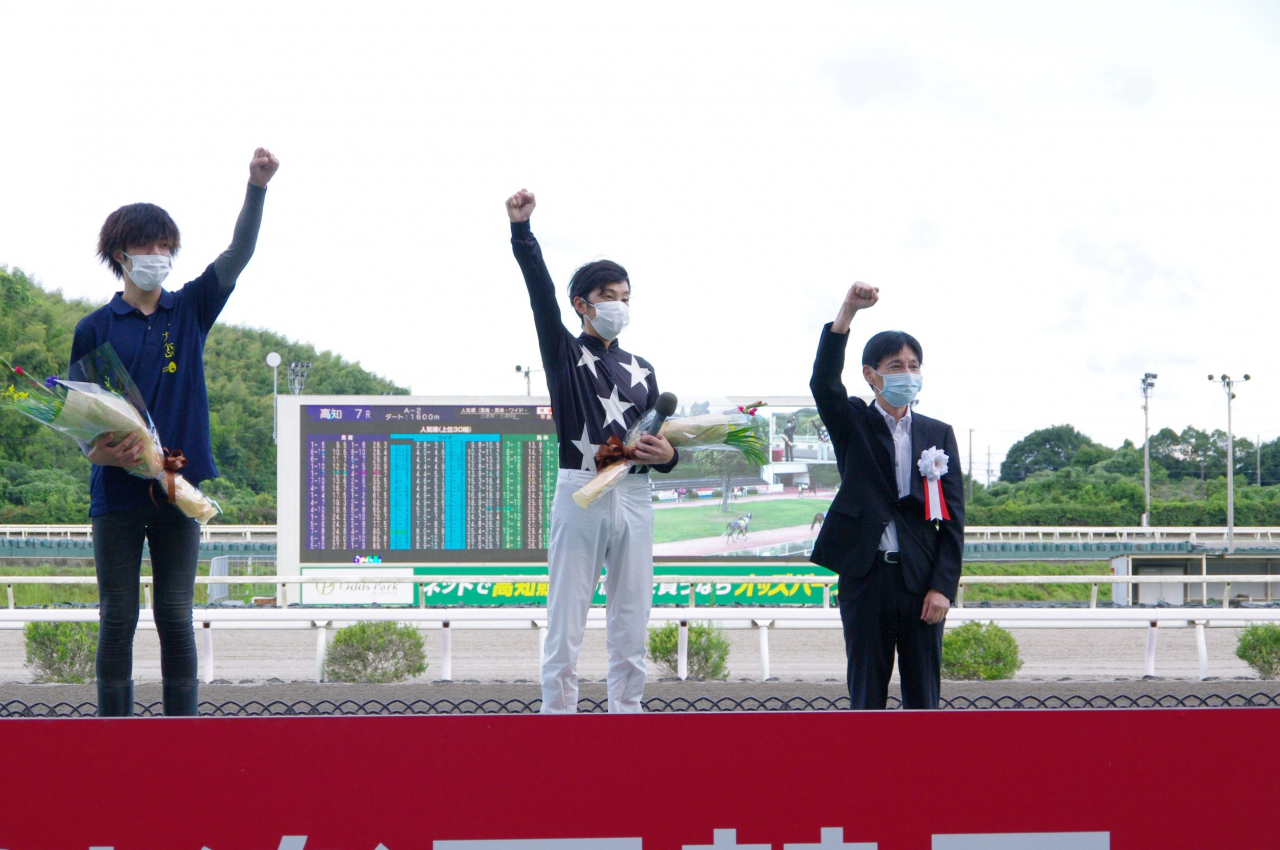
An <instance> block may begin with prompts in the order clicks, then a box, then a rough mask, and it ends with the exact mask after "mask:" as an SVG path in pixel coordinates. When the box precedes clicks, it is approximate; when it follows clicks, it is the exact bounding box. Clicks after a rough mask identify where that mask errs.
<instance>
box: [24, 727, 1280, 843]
mask: <svg viewBox="0 0 1280 850" xmlns="http://www.w3.org/2000/svg"><path fill="white" fill-rule="evenodd" d="M1278 719H1280V714H1277V712H1276V711H1275V710H1274V709H1259V708H1219V709H1212V708H1210V709H1137V710H1080V711H1020V710H1010V711H941V712H910V711H886V712H839V711H821V712H820V711H811V712H759V711H757V712H734V713H687V712H686V713H652V714H645V715H638V716H637V715H633V716H609V715H579V716H576V717H538V716H532V715H508V716H497V715H480V716H434V717H412V716H409V717H258V718H242V719H233V718H167V719H158V720H96V719H83V720H74V719H70V720H64V719H44V720H40V719H31V720H5V721H0V753H3V759H4V761H3V764H4V768H5V769H4V770H3V771H0V777H2V778H0V794H3V799H4V807H3V809H2V810H0V848H4V850H52V848H76V850H81V848H84V850H107V848H110V849H111V850H132V848H191V850H231V849H232V848H236V850H410V848H427V850H721V848H747V850H837V849H838V848H845V850H849V848H855V850H979V848H981V850H1014V848H1017V850H1104V848H1106V850H1111V848H1114V850H1148V848H1206V847H1231V848H1244V847H1274V846H1277V843H1278V842H1277V830H1276V827H1275V824H1274V822H1273V821H1274V819H1273V818H1271V817H1270V816H1269V814H1268V809H1267V807H1266V806H1265V805H1262V806H1259V805H1256V804H1252V805H1251V804H1250V803H1249V802H1248V800H1249V799H1253V800H1261V801H1265V800H1267V799H1270V798H1272V797H1273V796H1274V794H1275V792H1276V791H1277V790H1278V788H1277V779H1276V772H1275V753H1276V752H1277V751H1280V722H1277V720H1278Z"/></svg>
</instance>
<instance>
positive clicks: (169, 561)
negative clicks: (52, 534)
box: [93, 504, 200, 683]
mask: <svg viewBox="0 0 1280 850" xmlns="http://www.w3.org/2000/svg"><path fill="white" fill-rule="evenodd" d="M144 540H145V541H146V542H147V543H148V544H149V545H150V547H151V571H152V575H153V577H154V581H155V586H154V587H153V588H152V590H153V594H152V604H153V606H154V608H155V620H156V631H157V633H158V634H159V637H160V672H161V675H162V676H163V677H164V680H165V682H179V681H181V682H192V683H193V682H194V681H195V679H196V673H197V670H198V663H197V658H196V637H195V632H194V631H193V629H192V626H191V603H192V599H193V596H194V594H195V583H196V564H197V563H198V561H199V558H200V524H199V523H197V522H196V521H195V520H193V519H189V518H187V517H186V516H184V515H183V513H182V512H181V511H179V510H178V509H177V508H175V507H173V506H172V505H169V504H161V505H146V506H145V507H140V508H129V509H126V510H122V511H114V512H112V513H109V514H103V515H102V516H96V517H94V518H93V561H94V567H95V568H96V572H97V574H98V601H99V610H98V622H99V627H98V656H97V672H98V681H99V682H107V683H111V682H124V681H128V680H130V679H132V678H133V635H134V631H135V630H136V629H137V627H138V605H139V598H138V589H139V581H138V579H139V577H140V576H141V574H142V543H143V541H144Z"/></svg>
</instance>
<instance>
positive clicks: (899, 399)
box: [871, 369, 924, 407]
mask: <svg viewBox="0 0 1280 850" xmlns="http://www.w3.org/2000/svg"><path fill="white" fill-rule="evenodd" d="M871 371H872V372H875V371H876V370H875V369H872V370H871ZM876 374H877V375H880V373H879V372H876ZM880 377H881V378H883V379H884V389H882V390H881V391H880V397H881V398H883V399H884V401H885V404H887V405H889V406H890V407H906V406H907V405H909V404H911V402H913V401H915V400H916V396H917V395H919V394H920V387H921V386H922V385H923V384H924V378H922V377H921V376H920V373H919V372H900V373H896V374H893V375H880Z"/></svg>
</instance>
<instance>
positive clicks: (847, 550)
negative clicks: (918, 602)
mask: <svg viewBox="0 0 1280 850" xmlns="http://www.w3.org/2000/svg"><path fill="white" fill-rule="evenodd" d="M848 341H849V334H847V333H844V334H838V333H833V332H832V330H831V325H830V324H828V325H827V326H826V327H824V328H823V329H822V339H821V341H820V342H819V343H818V356H817V359H815V360H814V362H813V378H812V380H810V382H809V389H811V390H812V391H813V398H814V401H816V402H817V404H818V413H819V414H820V415H821V416H822V424H824V425H826V426H827V430H828V431H830V432H831V444H832V446H833V447H834V449H835V455H836V463H837V465H838V466H839V468H840V478H841V481H842V483H841V485H840V491H839V492H838V493H837V494H836V497H835V500H834V501H833V502H832V503H831V507H830V508H829V509H828V512H827V518H826V521H825V522H823V524H822V531H821V532H820V533H819V534H818V540H817V542H816V543H815V544H814V547H813V556H812V557H811V559H810V560H812V561H813V562H814V563H815V564H818V565H819V566H822V567H826V568H827V569H829V570H831V571H832V572H834V573H839V574H841V575H847V576H851V577H853V578H860V577H862V576H864V575H866V574H867V572H868V571H869V570H870V569H871V566H872V564H874V563H875V560H876V551H877V549H878V548H879V546H880V538H881V537H882V536H883V535H884V530H885V526H887V525H888V524H889V520H891V519H892V520H893V521H894V523H895V524H896V528H897V531H898V553H899V557H900V558H901V561H902V571H903V576H904V578H905V579H906V584H907V588H908V589H909V590H910V591H911V592H912V593H918V594H924V593H925V592H926V591H928V590H929V589H930V588H932V589H934V590H937V591H940V592H941V593H943V594H945V595H946V597H947V598H948V599H951V600H953V601H954V600H955V598H956V588H957V587H958V586H959V584H960V563H961V559H962V557H963V555H964V477H963V475H962V474H961V472H960V460H959V454H960V452H959V448H958V447H957V445H956V435H955V432H954V431H952V429H951V426H950V425H948V424H946V423H945V422H939V421H938V420H937V419H931V418H929V417H928V416H921V415H920V414H919V413H915V412H914V411H913V412H912V414H911V459H912V465H913V466H914V465H915V463H916V462H917V461H919V460H920V455H921V453H922V452H924V450H925V449H928V448H931V447H938V448H941V449H942V450H943V451H945V452H946V453H947V457H948V459H949V461H950V462H949V463H948V464H947V473H946V475H944V476H943V477H942V495H943V499H944V500H945V501H946V503H947V510H948V511H949V512H950V514H951V519H950V520H943V521H942V522H941V523H940V524H938V525H937V526H936V527H935V524H934V522H933V521H932V520H927V519H925V512H924V477H923V476H922V475H921V474H920V471H919V469H918V468H913V469H912V470H911V492H910V493H909V494H907V495H906V496H905V497H904V498H901V499H900V498H898V485H897V478H896V476H895V475H894V469H893V455H894V452H893V435H892V434H890V432H889V428H888V426H887V425H885V422H884V416H883V414H881V413H880V411H879V410H877V409H876V408H875V406H874V405H868V404H867V403H866V402H864V401H863V400H862V399H860V398H856V397H855V398H850V397H849V394H848V393H847V392H846V391H845V387H844V382H843V381H842V380H841V377H840V376H841V373H842V372H843V371H844V353H845V345H846V344H847V343H848Z"/></svg>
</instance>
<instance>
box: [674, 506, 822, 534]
mask: <svg viewBox="0 0 1280 850" xmlns="http://www.w3.org/2000/svg"><path fill="white" fill-rule="evenodd" d="M830 505H831V500H830V499H816V498H804V499H772V500H768V501H761V502H742V503H740V504H735V503H733V502H730V503H729V513H721V512H720V502H719V500H716V502H715V503H714V504H709V505H699V506H698V507H696V508H665V509H663V510H660V511H654V512H653V542H654V543H674V542H675V541H677V540H693V539H696V538H698V537H715V536H717V535H721V534H724V527H725V525H727V524H728V523H729V522H730V521H731V520H734V519H737V518H738V517H740V516H743V515H745V514H746V513H747V512H750V513H751V530H752V531H768V530H769V529H771V528H786V527H788V526H792V525H808V524H809V523H811V522H813V515H814V514H819V513H823V512H824V511H826V509H827V508H828V507H829V506H830ZM814 533H815V534H817V529H815V530H814Z"/></svg>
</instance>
